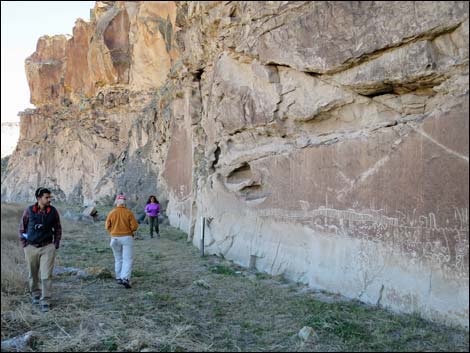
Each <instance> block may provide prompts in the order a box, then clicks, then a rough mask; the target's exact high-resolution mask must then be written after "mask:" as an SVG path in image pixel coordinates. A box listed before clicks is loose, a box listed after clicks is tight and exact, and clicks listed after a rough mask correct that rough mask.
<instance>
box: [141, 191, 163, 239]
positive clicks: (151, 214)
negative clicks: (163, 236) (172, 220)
mask: <svg viewBox="0 0 470 353" xmlns="http://www.w3.org/2000/svg"><path fill="white" fill-rule="evenodd" d="M159 213H160V203H159V202H158V200H157V198H156V197H155V196H154V195H152V196H150V197H149V199H148V200H147V206H145V214H146V215H147V217H148V219H149V224H150V238H153V229H154V228H155V232H156V233H157V237H158V238H160V230H159V227H158V214H159Z"/></svg>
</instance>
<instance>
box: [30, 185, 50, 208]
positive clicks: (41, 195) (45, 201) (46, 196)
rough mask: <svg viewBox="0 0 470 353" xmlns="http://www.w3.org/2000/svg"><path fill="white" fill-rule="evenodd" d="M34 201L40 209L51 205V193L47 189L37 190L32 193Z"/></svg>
mask: <svg viewBox="0 0 470 353" xmlns="http://www.w3.org/2000/svg"><path fill="white" fill-rule="evenodd" d="M34 196H36V200H37V202H38V205H39V206H40V207H46V206H50V205H51V191H50V190H49V189H47V188H37V190H36V192H35V193H34Z"/></svg>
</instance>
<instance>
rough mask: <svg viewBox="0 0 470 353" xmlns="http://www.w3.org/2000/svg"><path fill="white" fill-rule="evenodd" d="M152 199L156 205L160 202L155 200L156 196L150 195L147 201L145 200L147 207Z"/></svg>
mask: <svg viewBox="0 0 470 353" xmlns="http://www.w3.org/2000/svg"><path fill="white" fill-rule="evenodd" d="M152 197H153V198H154V199H155V202H156V203H160V202H158V199H157V197H156V196H154V195H150V197H149V198H148V200H147V205H148V204H149V203H151V202H152Z"/></svg>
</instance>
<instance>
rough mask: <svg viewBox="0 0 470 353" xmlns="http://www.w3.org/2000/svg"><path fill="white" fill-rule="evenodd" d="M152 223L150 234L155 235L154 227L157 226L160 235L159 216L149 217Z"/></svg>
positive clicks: (156, 229) (156, 230)
mask: <svg viewBox="0 0 470 353" xmlns="http://www.w3.org/2000/svg"><path fill="white" fill-rule="evenodd" d="M148 219H149V223H150V236H151V237H153V228H154V227H155V232H157V236H160V229H159V228H158V216H157V217H150V216H149V217H148Z"/></svg>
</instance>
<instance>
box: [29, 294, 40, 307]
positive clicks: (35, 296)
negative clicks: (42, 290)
mask: <svg viewBox="0 0 470 353" xmlns="http://www.w3.org/2000/svg"><path fill="white" fill-rule="evenodd" d="M39 298H40V297H39V295H33V297H32V298H31V304H34V305H37V304H39Z"/></svg>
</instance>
